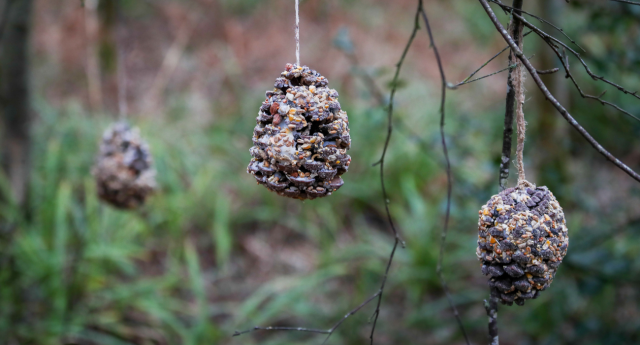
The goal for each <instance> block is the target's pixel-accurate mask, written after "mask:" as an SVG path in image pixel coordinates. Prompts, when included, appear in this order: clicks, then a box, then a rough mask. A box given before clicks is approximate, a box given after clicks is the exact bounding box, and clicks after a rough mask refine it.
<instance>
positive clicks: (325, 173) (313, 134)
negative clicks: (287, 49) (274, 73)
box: [247, 64, 351, 199]
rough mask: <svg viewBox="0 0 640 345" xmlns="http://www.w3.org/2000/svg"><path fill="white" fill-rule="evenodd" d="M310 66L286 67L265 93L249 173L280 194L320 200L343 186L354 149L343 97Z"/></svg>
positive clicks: (254, 133) (290, 65)
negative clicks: (270, 89)
mask: <svg viewBox="0 0 640 345" xmlns="http://www.w3.org/2000/svg"><path fill="white" fill-rule="evenodd" d="M328 83H329V82H328V80H327V79H326V78H325V77H323V76H322V75H320V74H319V73H318V72H316V71H314V70H312V69H309V67H307V66H302V67H300V66H298V65H297V64H287V65H286V67H285V71H284V72H282V77H280V78H277V79H276V82H275V84H274V86H275V88H274V89H273V91H267V92H266V100H265V101H264V102H263V103H262V106H261V107H260V112H259V114H258V118H257V122H258V124H257V125H256V127H255V128H254V131H253V145H254V146H253V147H252V148H251V150H250V152H251V156H252V157H253V158H252V159H251V163H249V166H248V167H247V172H248V173H250V174H252V175H253V176H254V177H255V179H256V181H258V184H261V185H264V186H265V187H267V188H268V189H269V190H271V191H273V192H276V193H278V194H279V195H282V196H285V197H289V198H295V199H315V198H320V197H325V196H328V195H331V194H332V193H333V192H334V191H336V190H338V188H340V187H342V185H343V184H344V182H343V180H342V178H340V176H341V175H342V174H344V173H345V172H347V170H349V164H351V157H350V156H349V155H348V154H347V150H349V148H350V147H351V137H350V135H349V119H348V117H347V113H346V112H345V111H343V110H342V109H341V108H340V103H339V102H338V92H336V90H333V89H330V88H328V87H327V85H328Z"/></svg>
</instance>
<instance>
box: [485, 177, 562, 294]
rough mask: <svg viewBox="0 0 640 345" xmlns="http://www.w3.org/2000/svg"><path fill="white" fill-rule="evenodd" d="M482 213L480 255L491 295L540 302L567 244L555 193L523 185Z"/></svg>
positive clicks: (491, 202)
mask: <svg viewBox="0 0 640 345" xmlns="http://www.w3.org/2000/svg"><path fill="white" fill-rule="evenodd" d="M479 214H480V220H479V221H478V248H477V250H476V254H477V255H478V259H479V260H480V261H481V262H482V273H484V274H485V275H488V276H489V286H490V287H491V289H492V294H494V295H496V296H499V299H500V300H501V302H502V303H503V304H508V305H512V304H513V302H515V303H516V304H518V305H523V304H524V301H525V300H527V299H531V298H536V297H537V295H538V294H539V293H540V291H543V290H545V289H546V288H547V287H549V285H551V282H552V281H553V278H554V276H555V274H556V270H557V269H558V266H559V265H560V263H562V259H563V258H564V256H565V255H566V254H567V247H568V246H569V234H568V229H567V226H566V222H565V219H564V213H563V211H562V207H560V204H559V203H558V201H557V200H556V198H555V197H554V196H553V193H551V191H549V189H548V188H547V187H538V188H536V187H535V185H532V184H530V183H528V182H525V183H524V184H520V185H519V187H517V188H509V189H506V190H504V191H502V192H501V193H500V194H498V195H494V196H493V197H491V200H489V201H488V202H487V204H486V205H484V206H482V209H481V210H480V211H479Z"/></svg>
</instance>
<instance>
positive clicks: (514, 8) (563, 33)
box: [489, 0, 586, 53]
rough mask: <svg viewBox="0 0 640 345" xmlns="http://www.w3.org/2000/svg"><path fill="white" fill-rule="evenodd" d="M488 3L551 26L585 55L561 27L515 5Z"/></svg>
mask: <svg viewBox="0 0 640 345" xmlns="http://www.w3.org/2000/svg"><path fill="white" fill-rule="evenodd" d="M489 1H490V2H493V3H494V4H496V5H499V6H500V7H502V9H503V10H505V11H506V10H507V9H508V10H510V11H513V10H516V13H518V14H521V13H524V14H526V15H528V16H529V17H532V18H535V19H537V20H539V21H541V22H543V23H545V24H547V25H549V26H551V27H552V28H554V29H556V30H557V31H559V32H560V33H561V34H562V35H564V37H566V38H567V39H568V40H569V41H571V43H573V44H575V45H576V47H578V48H580V50H582V51H583V52H585V53H586V50H584V48H582V47H581V46H580V45H579V44H578V43H577V42H576V41H574V40H573V39H572V38H571V37H569V35H567V33H566V32H564V30H563V29H562V28H561V27H559V26H556V25H554V24H552V23H551V22H549V21H548V20H546V19H544V18H542V17H539V16H536V15H535V14H532V13H529V12H526V11H523V10H522V9H521V8H518V7H517V6H515V5H514V6H507V5H504V4H502V3H501V2H499V1H496V0H489Z"/></svg>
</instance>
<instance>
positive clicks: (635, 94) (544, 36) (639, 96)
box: [514, 14, 640, 99]
mask: <svg viewBox="0 0 640 345" xmlns="http://www.w3.org/2000/svg"><path fill="white" fill-rule="evenodd" d="M514 16H516V17H517V18H518V19H519V20H520V21H522V23H524V25H525V26H526V27H528V28H529V29H531V30H533V31H534V32H535V33H536V34H537V35H538V36H540V37H541V38H542V39H544V40H545V41H547V43H550V41H553V42H555V43H557V44H559V45H561V46H562V47H564V48H565V49H567V50H568V51H569V52H570V53H571V54H573V55H574V56H575V57H577V58H578V60H579V61H580V63H581V64H582V66H583V67H584V69H585V71H586V72H587V74H589V76H590V77H591V78H592V79H594V80H600V81H602V82H604V83H606V84H609V85H611V86H613V87H615V88H616V89H618V91H620V92H622V93H624V94H627V95H631V96H633V97H635V98H637V99H640V94H638V91H633V92H631V91H629V90H627V89H626V88H624V87H622V86H621V85H618V84H616V83H614V82H612V81H610V80H608V79H606V78H605V77H602V76H599V75H597V74H595V73H593V72H592V71H591V69H590V68H589V65H587V63H586V62H585V61H584V60H583V59H582V57H581V56H580V53H578V52H576V51H575V50H573V49H572V48H571V47H569V46H568V45H567V44H565V43H564V42H562V41H560V40H559V39H557V38H555V37H553V36H551V35H549V34H547V33H545V32H544V31H542V30H541V29H540V28H538V27H537V26H535V25H533V24H531V23H529V22H528V21H527V20H526V19H524V18H523V17H522V16H519V15H517V14H514Z"/></svg>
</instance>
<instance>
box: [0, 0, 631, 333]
mask: <svg viewBox="0 0 640 345" xmlns="http://www.w3.org/2000/svg"><path fill="white" fill-rule="evenodd" d="M507 3H509V2H507ZM3 5H4V6H3V7H2V8H3V11H4V12H3V13H4V14H5V15H4V16H3V23H5V24H6V23H7V20H8V22H9V23H13V24H16V23H17V24H16V25H17V26H16V27H7V26H6V25H5V26H3V34H2V35H3V36H2V43H1V44H0V55H1V58H0V64H1V65H0V72H1V73H0V85H1V90H0V96H1V98H0V101H1V102H2V111H3V113H2V116H3V118H4V119H5V121H4V124H5V128H4V131H3V137H2V140H3V141H2V143H3V147H2V148H3V151H4V152H5V156H4V158H3V164H4V166H5V167H6V166H8V165H12V164H13V166H14V167H15V164H18V167H19V168H20V169H23V173H20V174H18V175H15V174H14V176H22V177H23V180H24V182H21V181H16V180H15V179H9V178H8V176H9V175H7V174H6V172H7V171H8V170H7V169H5V170H4V172H5V173H3V175H2V177H1V178H0V190H1V191H2V192H1V193H2V194H1V198H0V200H1V205H0V223H1V227H0V269H1V270H0V343H2V344H10V345H14V344H16V345H17V344H100V345H124V344H225V345H226V344H243V345H250V344H263V345H269V344H280V345H283V344H315V343H320V342H322V339H323V337H322V336H318V335H313V334H308V333H295V332H254V333H251V334H246V335H243V336H241V337H236V338H232V337H231V335H232V334H233V332H234V331H235V330H236V329H237V330H244V329H247V328H251V327H253V326H255V325H261V326H308V327H314V328H329V327H331V326H332V325H333V324H334V323H335V322H336V321H337V320H339V318H341V317H342V316H344V314H345V313H346V312H348V311H349V310H351V309H352V308H354V307H355V306H356V305H357V304H358V303H360V301H363V300H364V299H366V298H367V297H368V296H370V295H372V294H373V293H375V291H376V290H377V289H378V287H379V283H380V279H381V277H382V274H383V272H384V267H385V264H386V262H387V257H388V255H389V251H390V249H391V245H392V243H393V242H392V236H391V235H390V234H389V229H388V225H387V222H386V219H385V215H384V201H383V200H382V197H381V190H380V182H379V170H378V169H376V168H372V167H371V164H372V163H374V162H376V161H377V159H378V158H379V155H380V154H381V150H382V146H383V144H384V138H385V135H386V130H387V123H386V113H385V111H384V109H382V108H381V107H379V106H378V103H376V100H375V98H374V96H373V95H372V94H371V93H370V88H368V87H367V85H366V84H365V83H364V82H363V78H362V76H363V74H368V75H370V76H371V77H373V79H374V80H375V81H376V83H377V85H378V86H379V87H380V88H381V89H382V90H383V91H384V92H385V95H386V94H388V90H389V82H390V81H391V79H392V77H393V75H392V73H393V69H394V64H395V63H396V62H397V60H398V59H399V57H400V55H401V52H402V49H403V47H404V45H405V43H406V40H407V39H408V36H409V34H410V32H411V28H412V27H413V16H414V14H415V7H416V1H414V0H395V1H385V0H343V1H338V0H306V1H302V2H301V5H300V6H301V8H300V11H301V19H300V22H301V48H302V50H301V61H302V63H303V64H305V65H308V66H310V67H312V68H314V69H317V70H318V71H319V72H320V73H322V74H323V75H324V76H326V77H327V78H328V79H329V81H330V86H331V87H332V88H335V89H336V90H337V91H338V92H339V93H340V103H341V104H342V108H343V109H345V110H346V111H347V112H348V114H349V118H350V121H351V135H352V140H353V146H352V149H351V151H350V154H351V156H352V157H353V161H352V164H351V169H350V171H349V173H347V174H346V175H344V176H343V178H344V179H345V185H344V187H342V189H340V191H338V192H336V193H335V194H334V195H333V196H332V197H329V198H325V199H322V200H314V201H306V202H299V201H296V200H288V199H285V198H282V197H279V196H277V195H275V194H272V193H270V192H268V191H267V190H266V189H265V188H263V187H260V186H256V184H255V180H254V178H253V177H252V176H251V175H249V174H246V172H245V171H246V166H247V164H248V162H249V160H250V155H249V148H250V147H251V145H252V144H251V133H252V129H253V127H254V126H255V117H256V115H257V113H258V108H259V106H260V104H261V102H262V101H263V100H264V92H265V90H268V89H271V88H272V87H273V86H272V85H273V82H274V80H275V78H276V77H278V76H279V75H280V72H281V71H282V70H283V69H284V66H285V63H287V62H294V58H295V46H294V36H293V27H294V21H295V17H294V16H295V14H294V4H293V1H292V0H181V1H177V0H173V1H172V0H153V1H152V0H146V1H143V0H120V1H116V0H99V1H98V0H6V1H3ZM29 5H31V7H32V8H31V12H30V11H29ZM12 6H13V7H12ZM16 6H17V7H16ZM21 6H22V7H21ZM425 6H426V10H427V13H428V14H429V16H430V19H431V21H432V24H431V25H432V28H433V31H434V35H435V40H436V42H437V43H438V47H439V49H440V53H441V54H442V56H443V60H444V67H445V70H446V73H447V77H448V78H449V81H450V82H459V81H461V80H463V79H464V78H466V76H468V75H469V74H470V73H471V72H472V71H473V70H475V69H476V68H478V67H479V66H480V65H482V63H484V62H485V61H486V60H488V59H489V58H490V57H491V56H493V55H494V54H496V53H497V52H498V51H500V50H501V49H502V48H504V47H505V46H506V44H505V43H504V41H503V40H502V38H501V37H499V35H498V33H497V32H496V31H495V28H494V27H493V25H492V24H491V22H490V21H489V20H488V18H487V16H486V14H485V13H484V12H483V11H482V9H481V7H480V5H479V4H478V3H477V2H475V1H436V0H428V1H426V2H425ZM7 8H13V9H14V11H13V12H11V13H10V14H9V15H7V14H6V13H7V11H6V9H7ZM16 8H18V9H19V10H16ZM524 9H525V10H527V11H530V12H534V13H537V14H540V15H541V16H542V17H544V18H546V19H548V20H549V21H551V22H553V23H555V24H558V25H560V26H562V27H563V28H564V30H565V31H566V32H567V33H568V34H569V35H570V36H572V37H573V38H574V39H575V40H576V41H577V42H578V43H579V44H580V45H581V46H583V47H584V48H585V49H586V50H587V53H585V54H583V56H584V58H585V59H586V60H587V61H588V62H589V64H590V65H591V67H592V69H593V70H594V72H596V73H598V74H603V75H606V76H607V77H608V78H609V79H611V80H614V81H616V82H618V83H619V84H622V85H624V86H625V87H627V88H629V89H631V90H632V91H635V90H637V89H638V88H640V73H639V72H640V6H633V5H625V4H620V3H613V2H611V3H609V2H607V1H586V0H585V1H571V3H570V4H566V3H565V1H561V0H540V1H525V6H524ZM29 13H31V19H30V22H29V17H28V14H29ZM496 13H498V15H499V16H500V19H501V21H502V23H503V24H506V23H507V22H508V17H507V16H506V15H505V14H504V12H502V11H499V10H498V9H497V8H496ZM16 17H17V18H16ZM22 17H24V18H22ZM12 18H13V19H12ZM12 20H13V22H12ZM532 21H533V20H532ZM540 25H541V27H542V28H545V29H550V28H549V27H548V26H546V25H544V24H540ZM27 29H29V30H27ZM27 32H28V33H29V34H30V35H31V41H30V42H29V43H28V44H29V45H28V46H26V45H25V44H24V43H26V41H25V40H24V39H22V40H21V39H20V37H22V36H20V35H21V34H22V35H23V34H25V33H27ZM16 42H17V43H16ZM20 42H22V43H23V44H22V45H21V44H20ZM21 46H24V48H25V49H24V51H21V50H20V49H21V48H20V47H21ZM524 47H525V48H524V50H525V53H526V54H527V56H531V55H534V56H533V57H532V58H531V62H532V63H533V64H534V66H536V67H537V68H538V69H539V70H543V69H549V68H553V67H561V66H560V64H559V62H557V61H556V60H555V58H554V56H552V55H551V51H550V50H549V49H548V47H547V46H546V45H543V44H541V41H540V39H539V38H538V37H534V35H530V36H528V37H527V38H526V39H525V43H524ZM26 48H28V49H26ZM119 51H120V52H121V53H120V54H119V53H118V52H119ZM21 54H22V55H21ZM349 54H353V56H355V57H357V61H359V65H358V66H354V64H353V61H354V60H353V59H350V58H349ZM119 57H120V58H121V59H120V65H121V66H124V68H125V71H126V83H125V85H124V88H125V90H126V92H123V94H124V95H125V96H126V104H127V108H128V113H129V117H128V119H129V121H130V122H131V123H132V124H133V125H136V126H139V127H140V129H141V132H142V135H143V137H145V138H146V139H147V140H148V142H149V143H150V146H151V151H152V154H153V155H154V159H155V164H156V168H157V171H158V176H157V179H158V183H159V191H158V192H157V193H156V195H154V197H153V198H152V199H151V200H150V201H149V202H148V203H147V205H146V206H145V207H144V208H143V209H142V210H139V211H136V212H124V211H119V210H116V209H113V208H111V207H109V206H106V205H102V204H101V203H99V202H98V200H97V197H96V190H95V185H94V182H93V179H92V177H91V174H90V170H91V165H92V164H93V159H94V157H95V155H96V153H97V150H98V143H99V140H100V137H101V133H102V131H103V130H104V129H105V128H106V127H107V126H108V124H109V123H111V122H113V121H115V120H116V119H117V116H118V115H117V114H118V111H119V110H118V109H119V104H118V103H119V102H118V78H117V67H118V64H119V62H118V58H119ZM16 66H17V67H16ZM506 66H507V54H506V53H505V54H503V55H502V56H501V57H500V58H498V59H496V60H495V61H494V62H492V63H490V64H489V65H488V66H487V67H486V68H485V70H484V72H481V73H480V75H483V74H485V72H486V73H488V72H493V71H497V70H499V69H502V68H504V67H506ZM20 68H28V71H27V72H28V73H29V79H28V83H26V82H27V80H25V79H21V77H20V75H17V76H16V73H13V72H15V71H21V70H20ZM574 74H575V75H576V76H577V77H579V78H578V79H579V81H580V82H581V83H582V85H583V88H584V89H585V91H587V92H590V93H592V94H595V95H599V94H601V93H602V92H603V91H605V90H608V92H607V93H606V95H605V99H607V100H610V101H612V102H615V103H616V104H619V105H620V106H622V107H623V108H625V109H627V110H629V111H630V112H631V113H633V114H640V102H638V100H637V99H634V98H633V97H631V96H628V95H624V94H622V93H618V92H617V91H616V90H615V89H614V88H611V87H607V86H605V84H603V83H597V82H595V81H594V80H592V79H591V78H589V77H588V75H586V73H584V71H583V70H578V67H577V64H576V68H574ZM543 78H544V80H545V82H546V83H547V84H548V85H549V86H550V88H551V89H552V92H553V93H554V94H556V95H557V96H558V98H559V99H560V101H561V102H563V104H565V106H567V108H568V109H569V110H570V111H571V113H572V114H574V116H575V117H576V119H577V120H578V121H580V122H581V123H582V125H583V126H584V127H585V128H586V129H587V130H589V131H590V132H591V133H592V134H593V135H594V137H596V138H597V139H598V140H599V141H600V142H601V143H602V144H603V146H605V147H606V148H608V149H609V150H610V151H611V152H612V153H613V154H615V155H616V156H617V157H619V158H621V160H622V161H624V162H626V163H627V164H628V165H629V166H630V167H631V168H632V169H634V170H636V171H638V170H640V123H638V122H637V121H634V120H633V119H631V118H630V117H627V116H625V115H624V114H621V113H619V112H616V111H615V110H614V109H613V108H608V107H603V106H602V105H600V103H599V102H597V101H593V100H584V99H582V98H581V97H580V95H579V93H578V92H577V91H576V90H575V89H574V88H573V86H571V85H570V83H569V81H568V80H566V79H565V78H564V73H563V72H558V73H555V74H552V75H546V76H543ZM21 80H22V81H24V82H25V84H24V85H22V86H21V84H20V81H21ZM16 83H17V84H16ZM439 83H440V80H439V74H438V69H437V65H436V63H435V59H434V58H433V54H432V52H431V50H430V48H429V40H428V37H427V35H426V34H425V33H424V31H421V32H419V34H418V37H417V38H416V42H415V45H414V46H413V48H412V49H411V51H410V52H409V55H408V57H407V61H406V64H405V66H404V68H403V72H402V74H401V88H400V89H399V91H398V95H397V97H396V100H397V103H396V113H395V118H394V125H395V129H396V131H395V132H394V136H393V138H392V141H391V146H390V151H389V152H388V156H387V168H386V170H387V172H386V183H387V187H388V189H389V202H390V208H391V212H392V214H393V216H394V218H395V220H396V222H397V226H398V228H399V230H400V231H401V232H402V234H403V238H404V239H405V240H406V243H407V246H406V248H405V249H399V250H398V253H397V256H396V259H395V261H394V263H393V266H392V268H391V276H390V278H389V281H388V283H387V290H386V291H385V296H384V298H383V300H382V309H381V315H380V318H379V322H378V323H379V324H378V328H377V331H376V332H377V333H376V334H377V339H376V341H377V343H379V344H460V343H462V342H463V339H462V336H461V334H460V332H459V330H458V328H457V325H456V322H455V320H454V318H453V315H452V313H451V310H450V309H449V307H448V304H447V301H446V298H445V296H444V293H443V291H442V289H441V286H440V283H439V281H438V278H437V275H436V261H437V255H438V242H439V241H438V239H439V236H440V231H441V227H442V224H443V217H444V212H443V211H444V207H445V201H446V172H445V169H444V158H443V154H442V149H441V146H440V138H439V135H438V134H439V133H438V131H439V128H438V124H439V114H438V106H439ZM528 90H529V91H528V93H527V102H526V104H525V114H526V118H527V121H528V123H529V132H528V133H527V134H528V135H527V144H526V149H525V165H526V169H527V173H528V176H527V177H528V179H529V180H530V181H532V182H535V183H537V184H539V185H546V186H548V187H549V188H550V189H551V190H552V191H553V193H554V194H555V195H556V196H557V198H558V199H559V201H560V203H561V205H563V207H564V209H565V214H566V216H567V222H568V227H569V233H570V236H571V245H570V247H569V252H568V255H567V257H566V259H565V261H564V264H563V265H562V266H561V267H560V269H559V272H558V275H557V276H556V279H555V283H554V284H553V285H552V286H551V288H550V289H548V290H547V291H546V292H545V293H543V294H541V296H540V297H539V298H538V299H537V300H535V301H530V302H529V303H527V304H526V305H525V306H524V307H517V306H513V307H501V308H500V312H499V315H500V318H499V323H500V332H501V334H500V338H501V340H502V343H503V344H638V343H640V255H638V253H639V252H640V185H638V183H637V182H635V181H633V180H632V179H631V178H630V177H629V176H627V175H626V174H624V173H623V172H622V171H620V170H618V169H617V168H616V167H614V166H613V165H612V164H610V163H608V162H607V161H606V160H605V159H604V158H603V157H602V156H600V155H599V154H598V153H597V152H596V151H594V150H593V149H592V148H591V147H590V146H589V145H588V143H587V142H586V141H585V140H584V139H583V138H582V137H581V136H580V135H579V134H578V133H577V132H576V131H575V130H573V129H572V128H570V127H569V126H568V124H567V123H565V122H564V120H563V119H562V118H561V117H560V116H559V115H558V114H557V113H556V111H555V110H554V109H553V108H550V105H549V104H548V103H546V102H545V100H544V97H543V96H542V95H541V93H540V92H539V91H538V90H537V88H536V87H535V86H534V85H533V84H531V85H529V86H528ZM25 92H28V94H30V100H29V102H30V108H29V109H30V110H29V111H30V113H31V120H30V125H31V127H30V133H31V136H30V139H29V136H26V135H25V133H21V132H20V131H18V132H16V131H15V130H14V129H15V128H23V129H24V128H26V127H24V126H22V124H18V125H17V127H12V126H13V125H15V121H14V122H11V121H13V120H11V118H10V116H11V114H15V111H19V109H18V110H16V108H15V106H16V102H18V103H17V104H18V105H19V101H20V100H19V99H18V100H16V98H15V97H20V95H21V94H22V95H24V94H25ZM505 94H506V74H505V73H502V74H499V75H497V76H492V77H490V78H487V79H484V80H481V81H478V82H474V83H472V84H468V85H464V86H461V87H460V88H459V89H458V90H456V91H451V92H449V96H448V99H447V104H446V106H447V113H448V118H447V125H446V135H447V141H448V144H449V150H450V154H451V160H452V167H453V174H454V187H453V203H452V217H451V224H450V226H451V228H450V232H449V237H448V241H447V247H446V257H445V266H444V270H445V276H446V277H447V280H448V282H449V285H450V288H451V291H452V293H453V298H454V301H455V302H456V303H457V305H458V308H459V310H460V312H461V316H462V318H463V321H464V324H465V326H466V327H467V329H468V331H469V333H470V336H471V339H472V340H473V343H476V344H480V343H485V342H486V339H487V332H486V328H487V317H486V314H485V310H484V308H483V305H482V300H483V299H484V298H486V297H487V295H488V287H487V285H486V278H485V277H484V276H483V275H482V273H481V272H480V264H479V262H478V261H477V259H476V254H475V247H476V239H477V211H478V209H479V208H480V206H481V205H482V204H484V203H485V202H486V200H488V199H489V197H490V196H491V195H493V194H496V193H498V191H499V187H498V169H499V161H500V152H501V147H502V130H503V117H504V107H505V101H504V97H505ZM385 97H386V96H385ZM24 112H26V110H25V111H23V113H24ZM23 119H24V117H23ZM18 122H19V121H18ZM7 123H9V125H7ZM21 126H22V127H21ZM29 141H30V146H24V145H27V144H29ZM11 143H19V145H18V146H16V147H23V148H24V147H27V148H28V152H30V162H31V163H30V165H20V164H23V163H21V162H22V161H23V160H24V159H23V160H20V159H18V161H17V163H16V162H12V161H11V159H9V158H7V157H14V158H15V157H16V156H15V155H13V156H12V155H11V154H9V153H7V152H8V151H11V150H10V149H9V147H14V146H11V145H13V144H11ZM16 145H17V144H16ZM29 147H30V148H29ZM12 152H14V151H12ZM14 153H15V152H14ZM18 157H23V158H24V157H26V153H20V154H18ZM512 170H514V171H515V169H512ZM513 175H514V174H513V173H512V178H511V179H510V185H511V186H513V185H514V184H515V180H516V176H513ZM18 180H19V179H18ZM20 186H23V187H20ZM16 188H17V189H18V190H17V194H16V193H15V191H16ZM21 188H22V189H24V192H21V191H20V190H21ZM12 190H13V191H14V192H12ZM373 310H374V306H373V305H369V306H367V307H366V308H365V309H363V311H362V312H360V313H358V314H356V315H355V316H353V317H351V318H349V319H348V320H347V321H346V323H345V324H344V325H343V326H342V327H341V328H340V329H339V330H338V331H337V332H336V334H334V335H333V336H332V338H331V339H330V341H329V342H328V343H329V344H335V345H338V344H344V345H347V344H362V343H363V342H364V341H366V340H367V337H368V332H369V330H370V328H369V327H367V326H366V325H367V322H368V319H369V316H370V315H371V312H373Z"/></svg>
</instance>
